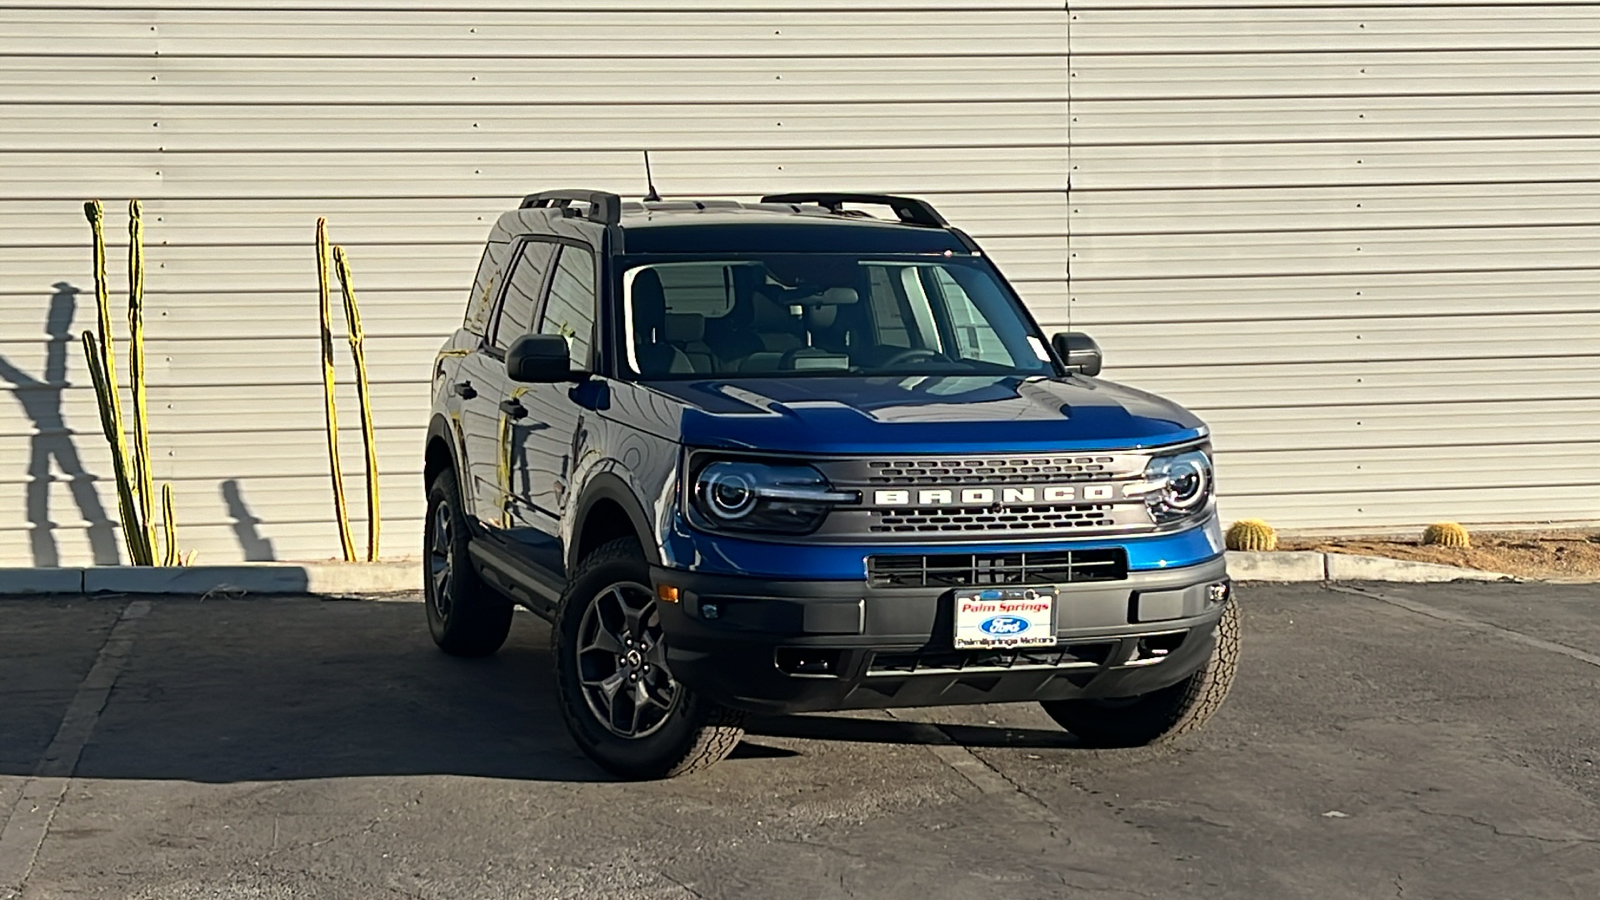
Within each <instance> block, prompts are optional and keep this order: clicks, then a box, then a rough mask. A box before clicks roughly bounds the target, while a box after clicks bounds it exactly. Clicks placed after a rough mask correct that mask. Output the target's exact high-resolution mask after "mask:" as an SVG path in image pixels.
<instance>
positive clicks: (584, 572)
mask: <svg viewBox="0 0 1600 900" xmlns="http://www.w3.org/2000/svg"><path fill="white" fill-rule="evenodd" d="M656 604H657V600H656V596H655V592H654V591H653V590H651V588H650V567H649V565H648V564H647V563H646V562H645V558H644V553H643V551H642V550H641V549H640V547H639V542H638V541H637V540H634V539H633V538H623V539H619V540H615V541H612V542H610V543H608V544H605V545H604V546H602V547H600V548H599V549H597V550H595V551H594V552H593V553H592V554H590V555H589V556H588V557H587V558H585V559H584V560H583V562H582V563H580V564H579V565H578V568H577V570H576V571H575V572H574V573H573V575H572V578H571V579H570V580H569V581H568V584H567V590H566V592H565V593H563V594H562V597H561V605H560V610H559V612H558V614H557V616H556V625H555V628H554V629H553V631H552V633H551V641H552V643H553V645H554V648H553V649H554V654H553V655H554V656H555V665H556V685H557V688H558V690H559V692H560V695H561V711H562V714H563V716H564V717H565V718H566V721H567V728H568V729H569V730H570V731H571V732H572V736H573V739H575V740H576V741H577V742H578V746H579V747H580V748H582V749H583V752H584V753H587V754H588V755H589V757H590V758H591V759H593V760H594V761H595V762H597V763H599V764H600V765H601V766H602V767H603V768H605V769H606V770H607V771H609V772H612V773H613V774H616V775H619V776H621V777H623V778H635V779H643V778H670V777H673V776H676V775H684V774H687V773H689V772H694V771H698V770H700V769H704V768H707V767H709V766H712V765H714V764H716V763H717V762H719V761H721V760H722V759H723V758H724V757H726V756H727V755H728V754H729V753H731V752H732V751H733V748H734V747H735V746H736V745H737V744H738V743H739V739H740V737H742V736H743V735H744V729H743V728H742V727H741V723H742V721H743V715H742V714H740V713H738V712H736V711H734V710H731V709H727V708H726V707H723V706H719V705H717V704H715V703H712V702H710V701H709V700H706V699H704V698H702V697H700V696H698V695H696V694H695V693H694V692H693V691H691V690H690V689H689V688H688V687H686V686H684V685H683V684H681V683H679V682H678V681H677V680H675V679H674V678H673V677H672V673H671V671H670V670H668V668H667V656H666V645H665V643H664V641H663V635H662V632H661V617H660V614H659V611H658V609H657V606H656Z"/></svg>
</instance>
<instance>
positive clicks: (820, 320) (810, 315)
mask: <svg viewBox="0 0 1600 900" xmlns="http://www.w3.org/2000/svg"><path fill="white" fill-rule="evenodd" d="M838 318H839V307H838V306H823V305H822V304H820V303H819V304H816V305H815V306H807V307H806V327H807V328H810V329H811V330H812V331H826V330H827V329H829V328H832V327H833V323H834V322H835V321H836V320H837V319H838Z"/></svg>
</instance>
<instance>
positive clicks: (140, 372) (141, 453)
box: [128, 200, 167, 565]
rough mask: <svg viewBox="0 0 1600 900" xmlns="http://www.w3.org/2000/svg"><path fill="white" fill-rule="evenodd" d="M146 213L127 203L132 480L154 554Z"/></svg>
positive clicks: (133, 202) (138, 206)
mask: <svg viewBox="0 0 1600 900" xmlns="http://www.w3.org/2000/svg"><path fill="white" fill-rule="evenodd" d="M143 213H144V210H143V208H142V207H141V206H140V205H139V201H137V200H131V201H129V202H128V348H129V349H128V386H129V387H130V388H131V389H132V391H133V477H134V478H135V479H136V484H137V487H138V491H139V519H140V521H141V522H143V523H144V535H145V543H147V544H148V545H149V546H150V547H151V548H152V551H153V550H154V548H155V546H156V515H155V500H156V492H155V486H154V484H153V481H154V476H153V474H152V473H151V471H150V469H151V459H150V411H149V406H148V404H147V403H146V402H145V378H144V219H143ZM162 564H163V565H166V564H167V563H165V562H163V563H162Z"/></svg>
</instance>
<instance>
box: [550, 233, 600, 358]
mask: <svg viewBox="0 0 1600 900" xmlns="http://www.w3.org/2000/svg"><path fill="white" fill-rule="evenodd" d="M594 313H595V290H594V254H592V253H590V252H589V251H587V250H584V249H583V248H581V247H573V246H571V245H567V246H563V247H562V248H561V259H560V260H559V261H558V262H557V263H556V274H555V277H554V278H552V279H551V281H550V299H549V300H548V301H546V302H545V306H544V315H543V316H541V317H540V320H539V333H540V334H559V335H561V336H562V337H564V338H566V339H567V350H568V352H569V353H570V354H571V358H572V368H574V369H577V370H580V371H589V370H590V369H591V368H592V365H591V363H590V361H589V348H590V346H591V345H592V344H593V341H594Z"/></svg>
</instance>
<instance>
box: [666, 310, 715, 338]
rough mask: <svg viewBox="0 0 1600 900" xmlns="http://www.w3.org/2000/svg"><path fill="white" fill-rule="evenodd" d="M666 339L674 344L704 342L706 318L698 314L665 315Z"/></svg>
mask: <svg viewBox="0 0 1600 900" xmlns="http://www.w3.org/2000/svg"><path fill="white" fill-rule="evenodd" d="M664 332H665V336H666V339H667V340H669V341H671V342H673V343H675V344H686V343H690V342H692V341H699V340H704V339H705V336H706V317H705V316H702V315H700V314H699V313H667V324H666V327H665V328H664Z"/></svg>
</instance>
